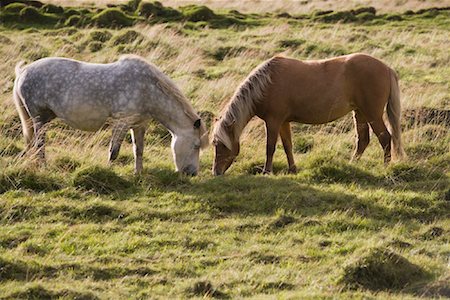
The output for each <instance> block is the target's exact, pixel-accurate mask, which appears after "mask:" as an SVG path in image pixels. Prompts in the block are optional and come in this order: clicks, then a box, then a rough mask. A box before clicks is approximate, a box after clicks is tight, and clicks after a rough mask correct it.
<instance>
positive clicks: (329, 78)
mask: <svg viewBox="0 0 450 300" xmlns="http://www.w3.org/2000/svg"><path fill="white" fill-rule="evenodd" d="M276 59H277V64H276V67H275V70H274V72H273V75H272V82H273V84H272V85H271V87H270V89H269V91H268V93H267V94H268V95H269V98H271V99H272V101H270V102H271V103H270V104H269V105H268V107H264V108H263V110H264V111H270V113H279V114H280V115H283V114H287V115H289V117H287V118H288V119H290V120H293V121H295V120H297V121H299V122H303V123H311V124H319V123H326V122H329V121H332V120H335V119H337V118H340V117H342V116H343V115H345V114H347V113H348V112H349V111H351V110H353V109H355V108H356V107H358V106H360V105H365V102H367V101H369V102H370V101H372V102H378V101H387V98H388V94H389V87H390V86H389V80H390V79H389V73H388V71H389V67H387V66H386V65H385V64H384V63H382V62H381V61H379V60H378V59H376V58H374V57H372V56H369V55H365V54H359V53H357V54H350V55H344V56H339V57H334V58H329V59H322V60H305V61H301V60H297V59H293V58H285V57H277V58H276ZM374 99H377V100H374ZM376 105H377V106H379V105H378V104H376ZM277 110H278V111H279V112H277ZM262 114H264V112H262Z"/></svg>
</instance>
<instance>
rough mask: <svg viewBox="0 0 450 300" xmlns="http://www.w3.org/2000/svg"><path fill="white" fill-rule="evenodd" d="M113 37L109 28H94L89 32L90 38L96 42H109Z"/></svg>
mask: <svg viewBox="0 0 450 300" xmlns="http://www.w3.org/2000/svg"><path fill="white" fill-rule="evenodd" d="M111 38H112V34H111V33H110V32H109V31H107V30H94V31H91V33H89V39H90V40H91V41H96V42H102V43H104V42H107V41H109V40H110V39H111Z"/></svg>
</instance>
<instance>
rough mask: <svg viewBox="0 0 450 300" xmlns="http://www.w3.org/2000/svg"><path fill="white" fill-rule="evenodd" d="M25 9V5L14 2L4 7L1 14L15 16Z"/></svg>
mask: <svg viewBox="0 0 450 300" xmlns="http://www.w3.org/2000/svg"><path fill="white" fill-rule="evenodd" d="M25 7H27V5H26V4H24V3H19V2H15V3H11V4H8V5H6V6H5V7H4V8H3V12H5V13H10V14H17V13H19V12H20V11H21V10H22V9H24V8H25Z"/></svg>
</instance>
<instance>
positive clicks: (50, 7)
mask: <svg viewBox="0 0 450 300" xmlns="http://www.w3.org/2000/svg"><path fill="white" fill-rule="evenodd" d="M41 11H42V12H44V13H49V14H62V13H63V12H64V8H63V7H62V6H59V5H54V4H50V3H47V4H45V5H44V6H42V7H41Z"/></svg>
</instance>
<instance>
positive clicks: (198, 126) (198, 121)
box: [194, 119, 202, 129]
mask: <svg viewBox="0 0 450 300" xmlns="http://www.w3.org/2000/svg"><path fill="white" fill-rule="evenodd" d="M201 121H202V120H201V119H198V120H197V121H195V122H194V128H196V129H199V128H200V123H201Z"/></svg>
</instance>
